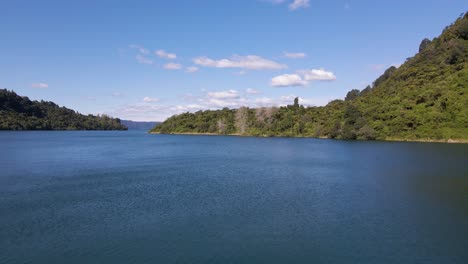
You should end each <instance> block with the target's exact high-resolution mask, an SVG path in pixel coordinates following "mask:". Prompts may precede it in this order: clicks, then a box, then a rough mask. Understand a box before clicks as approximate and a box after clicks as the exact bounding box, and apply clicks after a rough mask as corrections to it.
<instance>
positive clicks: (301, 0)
mask: <svg viewBox="0 0 468 264" xmlns="http://www.w3.org/2000/svg"><path fill="white" fill-rule="evenodd" d="M309 6H310V4H309V0H294V1H293V2H292V3H291V4H289V10H291V11H294V10H297V9H299V8H307V7H309Z"/></svg>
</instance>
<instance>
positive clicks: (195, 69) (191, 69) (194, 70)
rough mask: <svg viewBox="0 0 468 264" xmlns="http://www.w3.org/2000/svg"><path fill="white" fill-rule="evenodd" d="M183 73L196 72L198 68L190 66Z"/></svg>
mask: <svg viewBox="0 0 468 264" xmlns="http://www.w3.org/2000/svg"><path fill="white" fill-rule="evenodd" d="M185 71H186V72H189V73H194V72H197V71H198V67H195V66H190V67H187V68H185Z"/></svg>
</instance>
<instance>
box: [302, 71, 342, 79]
mask: <svg viewBox="0 0 468 264" xmlns="http://www.w3.org/2000/svg"><path fill="white" fill-rule="evenodd" d="M298 72H299V73H300V74H302V76H303V78H304V80H306V81H334V80H336V76H335V74H334V73H333V72H329V71H326V70H324V69H312V70H302V71H298Z"/></svg>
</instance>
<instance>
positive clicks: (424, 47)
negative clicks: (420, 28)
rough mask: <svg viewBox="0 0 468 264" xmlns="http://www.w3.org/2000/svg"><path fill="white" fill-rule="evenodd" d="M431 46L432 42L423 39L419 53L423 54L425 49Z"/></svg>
mask: <svg viewBox="0 0 468 264" xmlns="http://www.w3.org/2000/svg"><path fill="white" fill-rule="evenodd" d="M430 44H431V41H430V40H429V39H427V38H425V39H423V41H421V44H420V45H419V52H420V53H421V52H423V51H424V50H425V49H427V47H429V45H430Z"/></svg>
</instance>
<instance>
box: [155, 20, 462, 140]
mask: <svg viewBox="0 0 468 264" xmlns="http://www.w3.org/2000/svg"><path fill="white" fill-rule="evenodd" d="M467 24H468V16H467V15H465V16H463V17H461V18H459V19H458V20H457V21H456V22H455V23H454V24H453V25H451V26H449V27H447V28H446V29H445V30H444V31H443V33H442V34H441V36H440V37H438V38H435V39H434V40H432V41H423V42H422V43H421V52H420V53H418V54H416V55H415V56H414V57H412V58H409V59H407V61H406V62H405V63H404V64H403V65H401V66H400V67H399V68H396V67H393V66H392V67H390V68H389V69H387V70H386V71H385V73H384V74H383V75H382V76H380V77H379V78H377V80H375V82H374V84H373V87H372V88H371V87H370V86H368V87H366V88H365V89H364V90H362V91H361V92H359V91H357V90H352V91H350V92H349V93H348V94H347V96H346V99H345V100H344V101H343V100H334V101H332V102H330V103H328V104H327V105H326V106H324V107H307V108H304V107H303V106H300V105H299V103H300V102H299V101H298V99H297V98H296V99H295V100H294V104H293V105H289V106H286V107H279V108H259V109H249V108H242V109H243V110H230V109H223V110H219V111H200V112H197V113H194V114H190V113H185V114H182V115H178V116H173V117H171V118H169V119H168V120H166V121H165V122H164V123H162V124H161V125H159V126H157V127H155V128H154V129H153V130H152V131H153V132H161V133H181V132H184V133H193V132H197V133H220V132H219V131H220V129H219V128H217V125H216V122H218V120H222V122H223V127H224V129H222V131H223V134H243V135H253V136H299V137H329V138H341V139H389V138H398V139H445V140H446V139H468V40H467V39H466V32H467V31H466V28H467ZM239 111H243V113H242V114H238V112H239ZM240 117H242V118H240ZM239 120H243V123H242V124H243V125H242V128H243V131H240V130H239V129H240V128H241V126H240V123H239ZM244 121H245V122H244ZM241 132H242V133H241Z"/></svg>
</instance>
